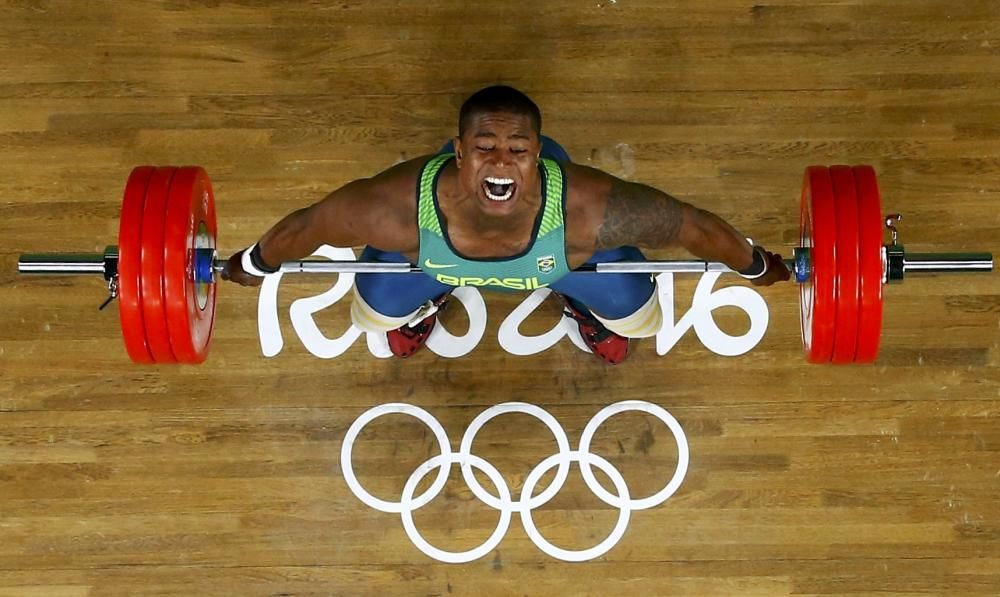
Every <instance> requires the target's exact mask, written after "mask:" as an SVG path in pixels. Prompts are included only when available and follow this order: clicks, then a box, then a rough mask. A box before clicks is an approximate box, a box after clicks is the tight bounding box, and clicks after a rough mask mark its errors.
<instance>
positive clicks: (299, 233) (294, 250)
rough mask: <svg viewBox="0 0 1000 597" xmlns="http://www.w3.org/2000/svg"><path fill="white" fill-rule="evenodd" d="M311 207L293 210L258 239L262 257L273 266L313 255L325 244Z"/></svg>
mask: <svg viewBox="0 0 1000 597" xmlns="http://www.w3.org/2000/svg"><path fill="white" fill-rule="evenodd" d="M316 228H317V222H316V219H315V216H314V214H313V213H312V212H311V208H304V209H299V210H296V211H293V212H292V213H290V214H288V215H287V216H285V217H284V218H282V219H281V221H279V222H278V223H277V224H275V225H274V226H272V227H271V229H270V230H268V231H267V232H265V233H264V235H263V236H261V237H260V240H259V241H257V244H258V246H259V247H260V257H261V259H263V261H264V263H266V264H267V265H269V266H271V267H278V266H279V265H280V264H281V263H283V262H285V261H294V260H297V259H303V258H305V257H308V256H309V255H312V254H313V252H314V251H315V250H316V249H317V248H319V247H320V245H322V244H323V242H322V241H321V239H320V234H319V233H318V232H319V231H318V230H316Z"/></svg>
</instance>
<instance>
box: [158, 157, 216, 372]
mask: <svg viewBox="0 0 1000 597" xmlns="http://www.w3.org/2000/svg"><path fill="white" fill-rule="evenodd" d="M216 233H217V228H216V223H215V197H214V195H213V194H212V184H211V182H210V181H209V179H208V174H206V173H205V171H204V170H203V169H201V168H198V167H184V168H179V169H178V170H177V172H176V174H174V179H173V181H172V182H171V183H170V193H169V195H168V198H167V219H166V234H165V235H164V243H165V244H164V264H163V265H164V270H163V271H164V274H163V293H164V298H165V300H166V311H167V329H168V330H169V331H170V345H171V347H172V348H173V352H174V356H176V357H177V362H179V363H201V362H203V361H204V360H205V357H206V356H208V344H209V341H210V340H211V338H212V324H213V322H214V321H215V284H211V283H203V282H196V281H195V274H194V272H195V267H194V256H195V249H199V248H212V249H214V248H215V238H216Z"/></svg>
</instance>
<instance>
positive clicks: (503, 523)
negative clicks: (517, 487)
mask: <svg viewBox="0 0 1000 597" xmlns="http://www.w3.org/2000/svg"><path fill="white" fill-rule="evenodd" d="M464 458H466V459H465V460H463V457H462V456H461V455H459V454H454V453H452V454H448V455H447V456H445V455H441V454H438V455H437V456H434V457H433V458H430V459H429V460H427V461H426V462H424V463H423V464H421V465H420V466H419V467H417V470H415V471H413V474H412V475H410V478H409V479H407V480H406V485H405V486H404V487H403V496H402V500H401V501H402V503H403V504H409V503H410V500H411V499H412V497H413V492H414V491H416V489H417V485H418V484H419V483H420V481H421V480H423V478H424V477H426V476H427V473H428V472H430V470H431V469H432V468H434V467H435V466H437V467H439V468H440V469H441V470H444V471H450V470H451V465H452V464H457V463H462V466H463V467H465V466H467V465H468V466H474V467H476V468H478V469H479V470H481V471H483V472H484V473H486V476H487V477H489V478H490V481H493V484H494V485H496V487H497V491H499V492H500V497H501V499H504V498H505V499H506V500H507V501H508V502H510V501H511V500H510V488H508V487H507V482H506V481H504V478H503V475H501V474H500V471H498V470H497V469H496V467H495V466H493V465H492V464H490V463H489V462H488V461H486V460H484V459H482V458H480V457H479V456H475V455H469V456H466V457H464ZM443 460H447V461H448V466H447V467H445V466H442V465H441V464H440V462H441V461H443ZM497 509H498V510H500V521H499V522H497V528H496V529H495V530H494V531H493V534H492V535H490V538H489V539H487V540H486V541H484V542H483V543H482V544H481V545H480V546H479V547H474V548H472V549H470V550H467V551H445V550H443V549H440V548H437V547H434V546H433V545H431V544H430V543H429V542H428V541H427V540H426V539H424V537H423V535H421V534H420V531H418V530H417V526H416V525H415V524H414V522H413V511H414V510H416V508H406V509H403V510H402V511H401V512H400V517H401V518H402V519H403V530H405V531H406V535H407V536H408V537H409V538H410V541H412V542H413V545H414V546H416V548H417V549H419V550H420V551H422V552H424V554H426V555H428V556H430V557H432V558H434V559H435V560H440V561H442V562H447V563H449V564H464V563H466V562H471V561H473V560H478V559H479V558H481V557H483V556H485V555H486V554H488V553H490V552H491V551H493V549H494V548H495V547H496V546H497V545H499V544H500V542H501V541H503V538H504V535H506V534H507V530H508V529H509V528H510V518H511V514H512V513H513V510H512V509H511V508H497Z"/></svg>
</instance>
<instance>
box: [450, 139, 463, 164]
mask: <svg viewBox="0 0 1000 597" xmlns="http://www.w3.org/2000/svg"><path fill="white" fill-rule="evenodd" d="M451 144H452V145H453V146H454V147H455V167H456V168H461V167H462V157H463V156H462V138H461V137H455V138H454V139H452V140H451Z"/></svg>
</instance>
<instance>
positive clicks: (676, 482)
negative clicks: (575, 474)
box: [578, 400, 690, 510]
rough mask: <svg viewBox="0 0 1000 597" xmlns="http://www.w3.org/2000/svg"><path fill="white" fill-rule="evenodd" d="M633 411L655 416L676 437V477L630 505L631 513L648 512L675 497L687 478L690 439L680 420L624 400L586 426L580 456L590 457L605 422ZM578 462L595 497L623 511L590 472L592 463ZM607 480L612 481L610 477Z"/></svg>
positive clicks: (654, 407) (661, 410)
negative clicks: (594, 442)
mask: <svg viewBox="0 0 1000 597" xmlns="http://www.w3.org/2000/svg"><path fill="white" fill-rule="evenodd" d="M632 411H636V412H642V413H646V414H649V415H653V416H654V417H656V418H657V419H659V420H661V421H663V423H664V424H666V426H667V428H669V429H670V431H671V432H672V433H673V434H674V441H675V442H676V443H677V470H675V471H674V476H673V477H672V478H671V479H670V481H668V482H667V484H666V486H664V488H663V489H661V490H660V491H658V492H656V493H654V494H653V495H651V496H649V497H646V498H642V499H639V500H632V501H631V502H630V503H629V508H631V509H632V510H646V509H648V508H652V507H654V506H659V505H660V504H662V503H663V502H665V501H667V500H668V499H669V498H670V496H672V495H674V493H675V492H676V491H677V489H678V488H680V486H681V483H683V482H684V476H685V475H686V474H687V469H688V462H689V461H690V454H689V451H688V443H687V436H686V435H684V430H683V429H682V428H681V424H680V423H678V422H677V419H675V418H674V417H673V415H671V414H670V413H668V412H667V411H666V409H664V408H662V407H660V406H657V405H655V404H652V403H649V402H645V401H642V400H623V401H622V402H617V403H615V404H612V405H610V406H607V407H605V408H604V409H603V410H601V411H600V412H598V413H597V414H596V415H594V417H593V418H592V419H590V422H588V423H587V426H586V427H585V428H584V429H583V435H581V436H580V452H581V453H582V452H586V453H588V454H589V453H591V452H590V442H591V440H592V439H593V438H594V433H596V432H597V428H598V427H600V426H601V424H602V423H604V421H606V420H608V419H610V418H611V417H613V416H615V415H617V414H620V413H623V412H632ZM578 462H579V463H580V472H581V473H582V474H583V480H584V482H586V483H587V487H588V488H590V490H591V491H593V492H594V495H596V496H597V497H598V499H600V500H601V501H602V502H604V503H605V504H607V505H609V506H612V507H614V508H623V507H624V504H621V503H620V501H621V498H620V497H615V496H613V495H611V494H610V493H608V491H607V490H606V489H604V487H603V486H601V484H600V483H598V481H597V478H596V477H594V471H593V470H591V468H590V463H589V462H585V461H584V460H578ZM602 470H603V469H602ZM616 470H617V469H616ZM605 472H607V471H605ZM608 476H609V477H610V476H611V475H608Z"/></svg>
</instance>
